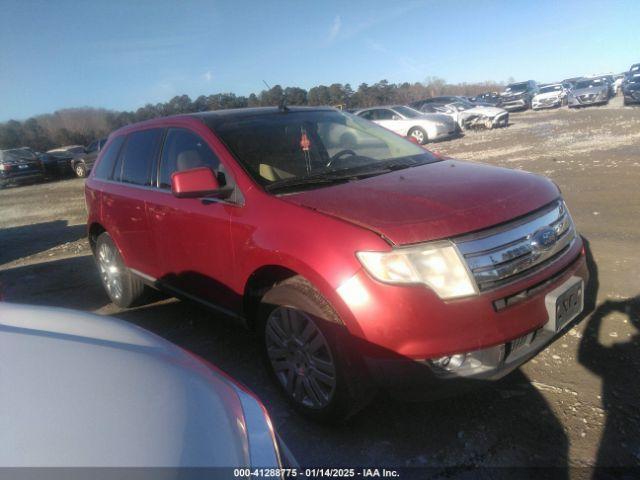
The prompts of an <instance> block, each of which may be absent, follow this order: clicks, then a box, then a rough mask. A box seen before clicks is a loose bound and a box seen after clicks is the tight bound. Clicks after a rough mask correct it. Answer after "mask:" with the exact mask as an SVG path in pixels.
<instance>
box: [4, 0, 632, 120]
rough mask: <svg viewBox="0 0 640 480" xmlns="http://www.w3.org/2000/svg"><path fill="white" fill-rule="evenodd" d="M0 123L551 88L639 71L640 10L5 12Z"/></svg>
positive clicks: (78, 7) (483, 5) (103, 6)
mask: <svg viewBox="0 0 640 480" xmlns="http://www.w3.org/2000/svg"><path fill="white" fill-rule="evenodd" d="M0 11H1V12H2V27H1V28H0V121H4V120H7V119H10V118H15V119H25V118H27V117H29V116H31V115H34V114H38V113H46V112H52V111H54V110H56V109H60V108H66V107H79V106H93V107H106V108H110V109H118V110H121V109H126V110H131V109H135V108H138V107H140V106H142V105H144V104H145V103H149V102H151V103H156V102H164V101H167V100H169V99H170V98H171V97H172V96H174V95H177V94H183V93H186V94H188V95H190V96H191V97H192V98H195V97H197V96H198V95H201V94H205V95H207V94H211V93H218V92H234V93H236V94H240V95H248V94H249V93H251V92H256V93H257V92H259V91H260V90H261V89H263V88H264V83H263V80H265V81H266V82H267V83H269V84H270V85H275V84H280V85H282V86H283V87H285V86H300V87H303V88H310V87H312V86H314V85H318V84H327V85H328V84H330V83H334V82H339V83H351V86H352V87H353V88H354V89H355V88H357V86H358V85H359V84H360V83H362V82H367V83H374V82H376V81H378V80H381V79H387V80H389V81H390V82H403V81H410V82H415V81H423V80H424V79H425V78H426V77H428V76H439V77H442V78H444V79H446V80H447V81H449V82H453V83H456V82H464V81H466V82H476V81H483V80H497V81H505V80H507V79H508V78H510V77H513V78H514V79H516V80H527V79H530V78H531V79H535V80H538V81H542V82H546V81H553V80H560V79H562V78H566V77H572V76H577V75H584V74H590V73H600V72H616V73H617V72H620V71H623V70H626V69H628V68H629V66H630V65H631V64H632V63H637V62H640V33H639V30H638V24H639V23H640V22H639V20H640V1H637V0H629V1H611V2H604V1H590V0H581V1H566V2H562V1H545V0H537V1H521V0H510V1H495V2H490V1H482V2H477V1H472V0H469V1H453V0H449V1H440V2H438V1H402V2H390V1H388V0H387V1H381V2H377V1H373V0H367V1H362V2H356V1H348V2H347V1H344V0H339V1H328V0H292V1H272V2H269V1H267V0H233V1H214V0H207V1H196V0H193V1H188V0H183V1H166V0H153V1H128V0H127V1H121V0H103V1H100V0H94V1H91V2H89V1H75V2H73V1H67V0H56V1H30V0H0Z"/></svg>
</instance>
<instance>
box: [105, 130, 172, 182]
mask: <svg viewBox="0 0 640 480" xmlns="http://www.w3.org/2000/svg"><path fill="white" fill-rule="evenodd" d="M162 133H163V130H162V129H161V128H154V129H150V130H141V131H139V132H133V133H131V134H129V135H128V136H127V143H125V145H124V147H123V149H122V153H121V154H120V159H119V161H118V163H120V164H121V172H122V173H121V176H120V181H122V182H123V183H131V184H133V185H150V184H151V171H152V167H153V165H154V163H155V159H156V156H157V154H158V147H159V146H160V140H161V139H162ZM114 177H115V180H118V178H117V174H116V175H114Z"/></svg>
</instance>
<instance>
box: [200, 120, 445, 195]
mask: <svg viewBox="0 0 640 480" xmlns="http://www.w3.org/2000/svg"><path fill="white" fill-rule="evenodd" d="M210 126H211V128H212V130H213V131H214V132H215V134H216V135H218V137H219V138H220V139H221V140H222V141H223V142H224V143H225V144H226V145H227V147H228V148H229V150H231V152H232V153H233V154H234V156H235V157H236V159H237V160H238V161H239V162H240V164H241V165H242V166H243V167H244V168H245V169H246V170H247V172H249V174H250V175H251V176H252V177H253V178H254V179H255V180H256V181H257V182H258V183H259V184H261V185H263V186H265V188H267V189H268V190H271V191H275V190H277V187H278V186H285V185H288V186H291V185H294V184H295V186H296V187H300V188H304V185H317V184H318V183H320V182H322V183H324V184H328V183H331V181H332V179H335V181H336V182H338V181H341V180H344V179H345V178H346V177H348V176H349V175H358V176H359V175H362V176H364V175H366V174H367V173H368V174H369V175H374V174H382V173H386V172H388V171H390V169H395V168H397V167H398V166H399V165H401V166H404V167H409V166H414V165H418V164H424V163H431V162H434V161H437V158H436V157H435V156H433V155H432V154H431V153H429V152H427V151H426V150H425V149H423V148H421V147H419V146H418V145H415V144H413V143H411V142H409V141H407V140H405V139H404V138H402V137H400V136H398V135H396V134H395V133H392V132H391V131H389V130H387V129H385V128H382V127H379V126H377V125H375V124H374V123H372V122H369V121H367V120H364V119H362V118H359V117H357V116H355V115H351V114H349V113H343V112H338V111H332V110H328V111H289V112H287V113H281V112H274V113H269V114H257V115H251V116H247V117H235V116H230V117H229V119H224V118H223V119H215V120H212V122H211V124H210Z"/></svg>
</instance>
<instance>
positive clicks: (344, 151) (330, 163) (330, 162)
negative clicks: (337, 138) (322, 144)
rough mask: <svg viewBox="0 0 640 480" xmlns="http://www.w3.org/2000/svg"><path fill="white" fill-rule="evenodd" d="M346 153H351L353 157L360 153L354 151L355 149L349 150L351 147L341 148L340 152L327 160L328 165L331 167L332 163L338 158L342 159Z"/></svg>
mask: <svg viewBox="0 0 640 480" xmlns="http://www.w3.org/2000/svg"><path fill="white" fill-rule="evenodd" d="M345 155H351V156H352V157H357V156H358V154H357V153H356V152H354V151H353V150H349V149H345V150H340V151H339V152H338V153H336V154H335V155H334V156H332V157H331V158H330V159H329V161H328V162H327V165H326V166H327V167H330V166H331V165H333V162H335V161H336V160H342V158H343V157H344V156H345Z"/></svg>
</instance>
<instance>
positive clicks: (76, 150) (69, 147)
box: [47, 145, 84, 155]
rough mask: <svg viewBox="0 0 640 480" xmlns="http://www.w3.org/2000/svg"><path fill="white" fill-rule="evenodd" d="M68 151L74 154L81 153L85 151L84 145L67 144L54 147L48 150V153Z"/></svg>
mask: <svg viewBox="0 0 640 480" xmlns="http://www.w3.org/2000/svg"><path fill="white" fill-rule="evenodd" d="M56 152H66V153H71V154H73V155H79V154H82V153H84V147H83V146H82V145H65V146H63V147H57V148H52V149H51V150H47V153H56Z"/></svg>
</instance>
